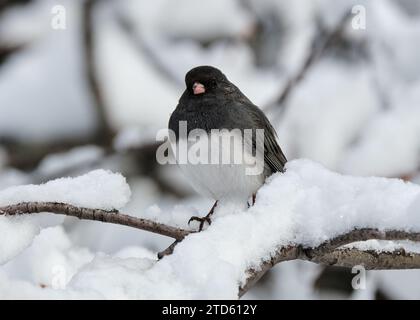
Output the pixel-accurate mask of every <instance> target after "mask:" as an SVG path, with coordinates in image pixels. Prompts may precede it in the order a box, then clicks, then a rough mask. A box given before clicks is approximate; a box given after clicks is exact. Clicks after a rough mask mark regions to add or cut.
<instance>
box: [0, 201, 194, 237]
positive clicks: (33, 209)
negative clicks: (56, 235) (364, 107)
mask: <svg viewBox="0 0 420 320" xmlns="http://www.w3.org/2000/svg"><path fill="white" fill-rule="evenodd" d="M40 212H49V213H55V214H63V215H66V216H70V217H76V218H79V219H82V220H94V221H101V222H107V223H113V224H120V225H124V226H128V227H132V228H136V229H141V230H145V231H149V232H153V233H157V234H160V235H163V236H167V237H171V238H174V239H176V240H182V239H183V238H184V237H185V236H187V235H188V234H190V233H191V231H187V230H183V229H179V228H176V227H172V226H168V225H165V224H163V223H158V222H155V221H152V220H148V219H142V218H136V217H133V216H129V215H126V214H122V213H120V212H119V211H117V210H112V211H107V210H102V209H90V208H82V207H76V206H73V205H71V204H67V203H58V202H23V203H18V204H15V205H11V206H6V207H2V208H0V215H20V214H30V213H40Z"/></svg>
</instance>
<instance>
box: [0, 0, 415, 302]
mask: <svg viewBox="0 0 420 320" xmlns="http://www.w3.org/2000/svg"><path fill="white" fill-rule="evenodd" d="M355 5H359V6H358V7H357V8H359V9H360V8H362V9H363V10H362V12H363V11H364V10H365V13H366V15H365V18H366V24H365V28H363V25H362V28H354V24H353V26H352V22H354V19H356V18H363V16H360V15H359V16H358V17H356V16H357V14H354V15H352V14H351V9H352V8H353V6H355ZM57 6H59V7H57ZM62 9H64V10H65V21H64V22H65V28H64V29H61V28H58V29H57V28H54V26H55V27H56V26H57V25H56V23H57V14H58V13H60V12H62ZM57 12H58V13H57ZM349 13H350V15H349ZM54 19H55V20H54ZM62 22H63V21H62V20H61V22H60V23H62ZM359 22H360V21H359ZM362 23H363V21H362ZM359 26H360V25H359ZM419 43H420V2H419V1H417V0H381V1H373V0H371V1H361V0H359V1H352V0H340V1H337V0H316V1H313V0H298V1H296V0H295V1H279V0H213V1H193V0H178V1H171V0H155V1H142V0H119V1H115V0H114V1H112V0H96V1H95V0H86V1H82V0H78V1H76V0H61V1H54V0H16V1H11V0H10V1H7V0H3V1H0V190H1V189H4V188H6V187H10V186H15V185H20V184H28V183H42V182H45V181H48V180H50V179H54V178H57V177H62V176H76V175H79V174H82V173H85V172H88V171H90V170H92V169H95V168H106V169H111V170H113V171H118V172H121V173H122V174H123V175H124V176H126V177H128V182H129V184H130V187H131V189H132V192H133V195H132V200H131V202H130V204H129V205H128V206H127V207H126V208H125V209H124V210H122V211H123V212H128V213H131V214H144V213H145V212H146V213H147V212H149V214H158V212H159V210H162V211H165V210H173V208H174V207H175V210H176V211H179V213H180V215H181V216H182V215H183V214H184V215H185V219H187V218H188V214H186V213H188V212H191V210H195V211H196V212H197V213H198V212H201V213H204V212H207V210H208V208H209V207H210V206H211V200H209V199H203V198H201V197H199V196H197V195H195V194H194V192H193V191H192V190H191V189H190V188H189V185H188V182H187V181H185V179H184V178H183V177H182V176H181V175H180V173H179V171H178V169H177V168H176V167H175V166H165V167H164V166H160V165H158V164H157V163H156V161H155V150H156V147H157V143H156V141H155V135H156V132H157V130H159V129H161V128H165V127H166V125H167V122H168V119H169V116H170V113H171V112H172V111H173V109H174V108H175V106H176V104H177V100H178V98H179V96H180V95H181V93H182V91H183V90H184V83H183V78H184V75H185V73H186V72H187V71H188V70H189V69H190V68H192V67H194V66H197V65H203V64H206V65H214V66H216V67H218V68H220V69H221V70H222V71H223V72H224V73H225V74H226V75H227V76H228V78H229V79H230V80H231V81H232V82H233V83H235V84H236V85H238V87H239V88H241V90H242V91H243V92H244V93H245V94H246V95H247V96H248V97H249V98H250V99H251V100H252V101H253V102H254V103H255V104H257V105H259V106H260V107H261V108H262V109H264V110H265V111H266V113H267V115H268V116H269V118H270V120H271V121H272V123H273V125H274V126H275V128H276V129H277V132H278V135H279V140H280V143H281V146H282V149H283V150H284V152H285V154H286V156H287V157H288V159H289V160H291V159H295V158H309V159H312V160H315V161H318V162H320V163H322V164H323V165H325V166H326V167H328V168H329V169H331V170H335V171H337V172H341V173H345V174H351V175H360V176H372V175H373V176H385V177H399V178H402V179H405V180H409V181H412V182H415V183H420V57H419V54H418V45H419ZM157 206H159V208H160V209H157ZM191 208H194V209H191ZM37 219H38V220H39V221H41V224H42V226H43V227H44V229H43V230H42V231H41V234H40V235H39V236H38V237H37V238H35V241H34V242H33V244H32V245H31V246H30V247H29V248H28V249H26V250H25V251H24V252H23V253H22V254H20V255H19V256H18V257H17V258H16V259H14V260H13V261H11V262H9V263H7V264H5V265H3V266H0V278H2V279H5V278H7V279H9V280H10V281H11V283H13V281H19V282H20V283H22V281H24V282H27V283H30V284H32V285H37V286H41V287H45V286H47V287H48V286H51V283H52V281H53V278H54V274H55V273H56V271H57V270H55V267H56V266H57V265H60V266H62V268H64V270H65V272H66V275H67V278H68V280H69V279H70V278H71V276H72V275H73V274H74V273H75V272H76V271H77V270H79V269H80V268H82V267H83V266H84V265H85V264H86V263H88V262H90V261H91V260H92V259H93V257H94V255H95V254H97V253H98V252H103V253H106V254H109V255H113V256H117V257H143V256H149V257H151V256H153V255H154V254H155V253H156V252H158V251H160V250H162V249H164V248H166V246H168V245H169V244H170V243H171V240H170V239H167V238H165V237H161V236H156V235H153V234H149V233H146V232H142V231H137V230H131V229H129V228H125V227H119V226H112V225H106V224H101V223H97V222H96V223H95V222H89V221H77V220H76V219H72V218H62V217H55V216H54V217H51V216H47V215H45V216H44V215H42V216H40V217H37ZM353 276H354V274H351V271H350V270H348V269H342V268H325V267H320V266H317V265H314V264H310V263H305V262H288V263H283V264H281V265H279V266H277V267H276V268H274V269H273V270H272V271H270V272H269V273H268V274H267V275H266V276H265V277H264V279H262V281H260V282H259V283H258V285H257V286H256V287H255V288H253V289H252V290H251V291H250V292H249V293H248V294H247V295H246V296H245V297H246V298H257V299H260V298H261V299H282V298H292V299H293V298H298V299H299V298H300V299H316V298H345V299H347V298H354V299H358V298H367V299H379V298H385V299H392V298H394V299H395V298H417V299H418V298H420V271H376V272H369V273H368V283H367V288H366V290H358V291H354V290H353V289H352V287H351V279H352V277H353ZM2 283H3V282H2V281H0V287H1V286H2ZM10 288H13V286H12V285H11V286H10ZM3 290H4V288H3ZM10 290H12V289H10ZM10 296H11V297H12V296H18V293H16V292H10Z"/></svg>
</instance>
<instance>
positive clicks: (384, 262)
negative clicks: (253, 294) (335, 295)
mask: <svg viewBox="0 0 420 320" xmlns="http://www.w3.org/2000/svg"><path fill="white" fill-rule="evenodd" d="M371 239H376V240H411V241H417V242H420V233H410V232H406V231H399V230H387V231H380V230H377V229H373V228H364V229H354V230H352V231H350V232H348V233H345V234H342V235H339V236H337V237H335V238H333V239H331V240H328V241H325V242H324V243H322V244H321V245H319V246H317V247H315V248H306V247H303V246H302V245H294V246H288V247H280V248H279V249H277V251H276V253H275V254H274V255H273V257H272V258H271V259H270V260H267V261H263V262H262V263H261V265H260V266H259V268H256V269H255V268H254V269H250V270H248V271H247V272H248V274H249V277H248V279H247V281H246V283H245V284H244V285H242V286H241V287H240V289H239V297H241V296H242V295H244V294H245V293H246V292H247V291H248V290H249V289H250V288H251V287H252V286H253V285H254V284H255V283H256V282H258V280H259V279H261V277H262V276H263V275H264V274H265V273H266V272H267V271H268V270H270V269H271V268H273V267H274V266H275V265H276V264H277V263H280V262H283V261H289V260H298V259H299V260H306V261H311V262H314V263H317V264H325V265H334V266H343V267H353V266H355V265H358V264H360V265H363V266H365V268H366V269H376V270H379V269H413V268H420V254H416V253H406V252H405V250H404V249H400V250H396V251H394V252H376V251H373V250H371V251H361V250H358V249H339V248H340V247H341V246H344V245H346V244H350V243H353V242H358V241H366V240H371Z"/></svg>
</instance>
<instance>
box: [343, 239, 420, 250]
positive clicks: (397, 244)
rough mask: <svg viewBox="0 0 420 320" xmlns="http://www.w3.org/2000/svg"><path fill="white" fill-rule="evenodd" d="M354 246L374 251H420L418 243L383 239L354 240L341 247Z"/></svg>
mask: <svg viewBox="0 0 420 320" xmlns="http://www.w3.org/2000/svg"><path fill="white" fill-rule="evenodd" d="M342 248H343V249H346V248H355V249H358V250H361V251H368V250H372V251H376V252H393V251H395V250H399V249H404V250H405V251H408V252H413V253H420V244H418V243H416V242H412V241H408V240H406V241H384V240H374V239H372V240H368V241H359V242H354V243H351V244H348V245H345V246H343V247H342Z"/></svg>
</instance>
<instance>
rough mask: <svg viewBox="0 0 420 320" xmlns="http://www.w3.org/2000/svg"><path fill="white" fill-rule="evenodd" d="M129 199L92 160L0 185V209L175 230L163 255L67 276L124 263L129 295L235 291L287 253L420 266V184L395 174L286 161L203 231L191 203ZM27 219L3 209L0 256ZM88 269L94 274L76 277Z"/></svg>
mask: <svg viewBox="0 0 420 320" xmlns="http://www.w3.org/2000/svg"><path fill="white" fill-rule="evenodd" d="M129 199H130V188H129V186H128V184H127V183H126V181H125V178H124V177H123V176H121V175H120V174H114V173H112V172H109V171H105V170H96V171H92V172H90V173H88V174H86V175H84V176H80V177H76V178H62V179H58V180H54V181H50V182H48V183H46V184H42V185H26V186H16V187H11V188H8V189H5V190H3V191H1V192H0V214H3V215H19V214H24V213H38V212H52V213H57V214H64V215H69V216H74V217H78V218H80V219H88V220H96V221H103V222H108V223H116V224H120V225H126V226H130V227H134V228H138V229H142V230H147V231H151V232H155V233H158V234H161V235H165V236H169V237H173V238H174V239H176V240H177V241H176V242H175V243H173V244H172V245H171V246H170V247H169V248H168V249H167V250H165V251H163V252H162V253H161V255H160V257H162V256H163V255H167V254H169V255H168V256H166V257H164V258H163V259H159V260H158V259H156V258H153V259H151V258H148V260H147V263H146V264H144V262H145V261H143V260H142V263H141V265H143V266H144V269H141V268H140V269H137V267H136V268H135V270H136V272H135V273H133V271H132V270H133V267H132V265H131V262H130V263H128V262H127V261H125V260H121V259H119V260H118V259H116V260H113V259H112V258H111V260H109V261H108V260H106V259H108V258H100V257H99V258H98V259H99V260H98V261H100V262H98V263H99V264H95V263H93V262H92V264H91V265H90V267H88V268H85V269H83V270H82V269H81V270H80V271H78V274H79V276H76V277H75V279H76V280H74V281H73V282H71V283H70V284H69V286H70V288H72V289H75V290H81V288H80V286H81V285H82V287H83V290H85V289H86V290H94V291H95V290H97V289H96V288H97V286H102V285H103V283H104V281H105V282H106V281H107V280H106V279H105V278H104V277H102V276H100V277H98V276H97V275H96V274H97V272H101V271H100V270H101V267H100V266H101V264H102V263H106V264H107V265H108V264H109V266H112V268H114V267H116V266H118V268H117V269H116V270H120V271H118V274H120V273H121V272H122V273H124V272H125V271H127V272H128V273H129V274H131V275H132V276H133V279H135V281H133V279H132V278H131V276H130V277H122V278H119V280H118V281H119V282H118V283H117V284H115V281H114V280H115V277H114V276H112V277H110V278H112V281H113V282H112V286H113V287H114V286H121V288H126V287H129V288H132V289H133V292H134V291H135V292H136V295H135V296H136V297H148V298H159V297H160V298H161V297H178V298H179V297H182V298H229V299H233V298H235V297H238V296H242V295H243V294H244V293H246V292H247V291H248V290H249V288H251V287H252V285H253V284H255V283H256V282H257V281H258V280H259V279H260V278H261V277H262V276H263V275H264V273H265V272H267V271H268V270H269V269H271V268H272V267H274V266H275V265H276V264H278V263H281V262H283V261H288V260H304V261H310V262H313V263H317V264H323V265H335V266H344V267H352V266H354V265H363V266H364V267H365V268H366V269H412V268H419V269H420V246H419V243H420V220H419V219H418V212H419V209H420V187H418V186H417V185H414V184H410V183H406V182H404V181H402V180H398V179H386V178H373V177H372V178H362V177H351V176H343V175H340V174H337V173H334V172H331V171H329V170H327V169H325V168H324V167H322V166H321V165H319V164H317V163H314V162H312V161H308V160H295V161H290V162H289V163H288V164H287V167H286V171H285V172H284V173H278V174H275V175H273V176H272V177H270V178H269V179H268V180H267V182H266V184H265V185H264V186H263V187H262V188H261V189H260V190H259V191H258V194H257V199H256V203H255V205H254V206H252V207H250V208H248V209H247V208H245V209H244V208H243V207H238V206H236V205H234V204H229V203H222V204H221V205H220V206H218V208H217V209H216V212H215V215H214V219H213V222H212V224H211V226H210V227H209V228H208V229H207V230H205V231H204V232H191V231H189V230H186V222H187V221H188V217H189V216H190V215H193V214H195V213H196V212H189V211H188V210H187V209H186V208H182V210H181V211H182V212H181V211H180V210H174V211H173V212H163V211H161V210H159V208H156V207H155V208H154V209H153V210H146V211H145V212H144V215H142V216H141V217H140V216H130V215H125V214H120V213H119V210H122V208H125V206H126V205H127V203H128V201H129ZM124 210H127V211H128V212H129V211H130V210H128V208H125V209H124ZM30 222H31V221H27V220H24V219H15V218H11V219H5V218H4V217H2V216H1V215H0V235H1V237H2V239H0V246H2V249H3V252H2V254H1V255H0V263H3V262H7V261H11V259H13V258H14V257H16V256H17V255H18V254H19V253H20V252H22V251H23V250H24V249H25V248H26V247H28V246H29V245H30V244H31V242H32V241H34V239H35V237H36V235H37V232H39V229H37V228H36V226H33V223H30ZM32 222H33V221H32ZM175 226H176V227H175ZM178 227H179V228H178ZM182 228H185V229H182ZM41 233H42V231H41ZM375 241H376V242H375ZM175 246H176V247H175ZM174 248H175V250H174ZM0 253H1V251H0ZM101 259H102V260H101ZM104 259H105V260H106V261H105V260H104ZM130 261H131V260H130ZM129 270H130V271H129ZM86 277H87V278H88V279H91V280H92V281H86V282H85V281H83V282H82V283H81V282H77V279H86ZM169 284H170V285H169ZM168 286H169V287H168ZM139 288H153V289H152V290H148V289H145V290H146V291H145V292H139ZM168 288H170V290H169V289H168ZM168 290H169V291H168ZM95 292H96V291H95ZM165 294H166V295H165ZM105 296H106V297H107V295H106V294H105Z"/></svg>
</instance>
